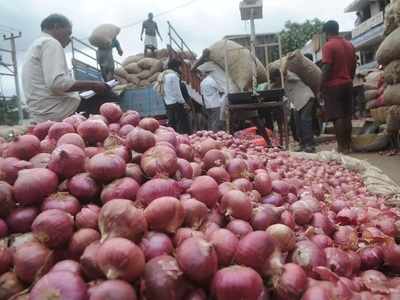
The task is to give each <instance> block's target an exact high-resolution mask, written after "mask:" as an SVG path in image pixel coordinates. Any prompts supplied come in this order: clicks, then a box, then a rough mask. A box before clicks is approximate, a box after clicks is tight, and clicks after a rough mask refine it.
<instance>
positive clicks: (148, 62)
mask: <svg viewBox="0 0 400 300" xmlns="http://www.w3.org/2000/svg"><path fill="white" fill-rule="evenodd" d="M159 63H160V60H158V59H155V58H151V57H145V58H142V59H141V60H139V61H138V65H139V67H141V68H142V69H143V70H150V69H151V68H152V67H153V66H154V65H158V64H159Z"/></svg>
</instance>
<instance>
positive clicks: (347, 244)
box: [333, 226, 358, 251]
mask: <svg viewBox="0 0 400 300" xmlns="http://www.w3.org/2000/svg"><path fill="white" fill-rule="evenodd" d="M333 238H334V241H335V243H336V244H337V245H339V246H340V247H341V248H342V249H343V250H354V251H356V250H358V234H357V232H356V231H355V229H354V228H353V227H351V226H339V228H338V230H337V231H336V232H335V234H334V236H333Z"/></svg>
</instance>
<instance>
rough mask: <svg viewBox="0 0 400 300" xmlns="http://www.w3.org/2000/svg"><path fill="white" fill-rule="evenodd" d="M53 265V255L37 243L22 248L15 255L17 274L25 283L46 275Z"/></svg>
mask: <svg viewBox="0 0 400 300" xmlns="http://www.w3.org/2000/svg"><path fill="white" fill-rule="evenodd" d="M52 264H53V253H52V252H51V251H50V250H49V249H47V248H46V247H45V246H43V245H42V244H40V243H37V242H31V243H27V244H24V245H22V246H20V247H19V248H18V249H17V251H16V252H15V255H14V265H15V273H16V274H17V276H18V278H19V279H20V280H22V281H23V282H25V283H32V282H34V280H35V279H37V278H40V277H41V276H42V275H44V274H46V273H47V272H48V271H49V270H50V268H51V267H52Z"/></svg>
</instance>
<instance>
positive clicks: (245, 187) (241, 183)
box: [232, 178, 253, 193]
mask: <svg viewBox="0 0 400 300" xmlns="http://www.w3.org/2000/svg"><path fill="white" fill-rule="evenodd" d="M232 183H233V185H234V186H236V188H237V189H238V190H240V191H242V192H245V193H247V192H250V191H252V190H253V184H252V183H251V182H250V180H248V179H246V178H238V179H235V180H234V181H233V182H232Z"/></svg>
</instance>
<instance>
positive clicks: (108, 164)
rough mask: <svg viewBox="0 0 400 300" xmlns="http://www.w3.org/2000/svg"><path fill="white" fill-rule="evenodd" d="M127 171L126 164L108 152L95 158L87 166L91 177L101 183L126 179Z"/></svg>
mask: <svg viewBox="0 0 400 300" xmlns="http://www.w3.org/2000/svg"><path fill="white" fill-rule="evenodd" d="M125 169H126V163H125V161H124V160H123V159H122V158H121V157H119V156H117V155H115V154H109V153H106V152H105V153H101V154H97V155H95V156H93V157H92V158H91V159H90V160H89V164H88V166H87V171H88V172H89V174H90V176H91V177H93V179H95V180H98V181H101V182H111V181H113V180H115V179H118V178H122V177H124V175H125Z"/></svg>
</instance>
